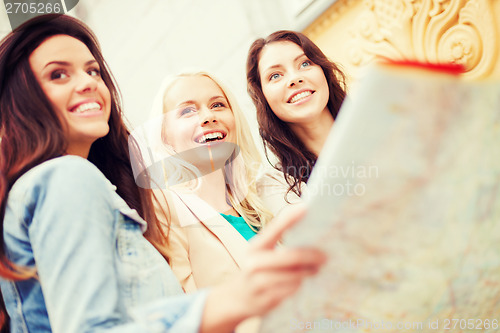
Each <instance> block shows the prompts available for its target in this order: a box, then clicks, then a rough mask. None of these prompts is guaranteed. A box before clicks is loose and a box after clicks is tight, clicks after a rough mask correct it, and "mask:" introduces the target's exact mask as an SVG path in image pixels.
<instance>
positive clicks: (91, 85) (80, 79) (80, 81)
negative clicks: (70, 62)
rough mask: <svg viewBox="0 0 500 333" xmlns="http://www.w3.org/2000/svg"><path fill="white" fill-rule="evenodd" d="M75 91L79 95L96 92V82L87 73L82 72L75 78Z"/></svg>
mask: <svg viewBox="0 0 500 333" xmlns="http://www.w3.org/2000/svg"><path fill="white" fill-rule="evenodd" d="M76 79H77V87H76V90H77V91H78V92H80V93H85V92H93V91H96V90H97V80H96V79H95V78H94V77H92V76H90V75H89V74H88V73H86V72H83V73H81V74H79V75H78V76H77V78H76Z"/></svg>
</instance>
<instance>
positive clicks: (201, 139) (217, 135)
mask: <svg viewBox="0 0 500 333" xmlns="http://www.w3.org/2000/svg"><path fill="white" fill-rule="evenodd" d="M226 136H227V134H226V133H224V132H218V131H217V132H210V133H205V134H202V135H200V136H198V137H196V138H195V139H194V141H195V142H196V143H201V144H203V143H209V142H214V141H223V140H224V139H225V138H226Z"/></svg>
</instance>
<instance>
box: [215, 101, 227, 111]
mask: <svg viewBox="0 0 500 333" xmlns="http://www.w3.org/2000/svg"><path fill="white" fill-rule="evenodd" d="M225 107H226V104H224V103H222V102H215V103H214V104H212V109H220V108H225Z"/></svg>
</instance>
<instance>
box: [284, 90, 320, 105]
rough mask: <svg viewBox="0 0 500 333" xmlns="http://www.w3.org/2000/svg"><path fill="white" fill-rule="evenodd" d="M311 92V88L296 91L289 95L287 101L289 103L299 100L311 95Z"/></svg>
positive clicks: (312, 92)
mask: <svg viewBox="0 0 500 333" xmlns="http://www.w3.org/2000/svg"><path fill="white" fill-rule="evenodd" d="M312 94H314V91H313V90H305V91H301V92H297V93H295V94H293V95H292V96H290V98H289V99H288V101H287V103H289V104H293V103H297V102H298V101H301V100H303V99H304V98H307V97H309V96H311V95H312Z"/></svg>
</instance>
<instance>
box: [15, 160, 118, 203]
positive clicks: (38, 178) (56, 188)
mask: <svg viewBox="0 0 500 333" xmlns="http://www.w3.org/2000/svg"><path fill="white" fill-rule="evenodd" d="M77 189H78V190H77ZM99 189H105V190H108V189H113V186H112V185H111V183H110V182H109V181H108V180H107V178H106V177H105V176H104V175H103V174H102V173H101V172H100V171H99V169H98V168H97V167H96V166H95V165H94V164H92V163H91V162H89V161H88V160H86V159H84V158H82V157H78V156H62V157H57V158H54V159H51V160H48V161H46V162H44V163H42V164H40V165H37V166H36V167H34V168H32V169H31V170H29V171H28V172H26V173H25V174H24V175H22V176H21V177H20V178H19V179H18V180H17V181H16V182H15V183H14V185H13V186H12V189H11V190H10V192H9V197H16V196H17V195H20V196H23V197H24V196H25V195H26V194H27V193H29V192H31V193H32V194H33V195H35V196H36V197H38V196H45V194H46V193H47V192H49V191H50V193H51V194H52V195H53V194H58V195H59V196H60V197H64V195H67V196H69V198H74V199H76V198H77V197H78V196H81V195H83V194H85V195H88V194H90V193H94V194H97V193H96V192H99ZM30 197H32V196H30Z"/></svg>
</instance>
